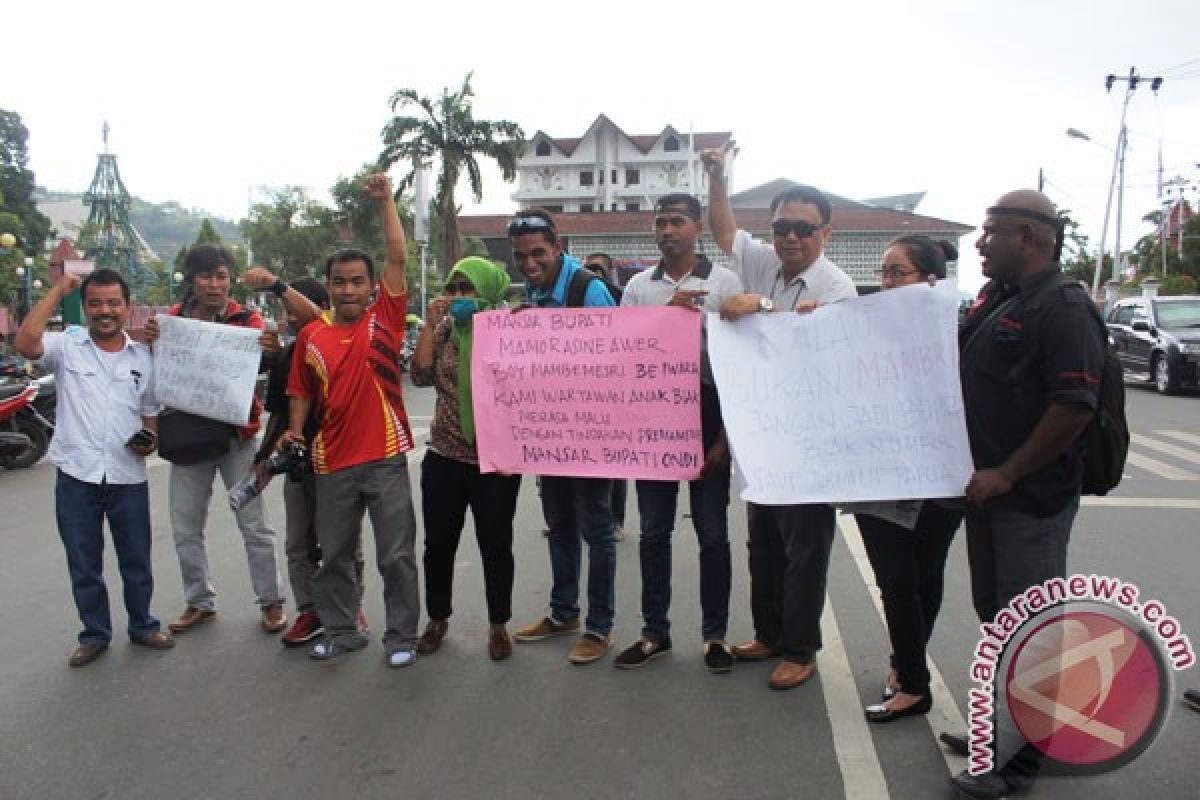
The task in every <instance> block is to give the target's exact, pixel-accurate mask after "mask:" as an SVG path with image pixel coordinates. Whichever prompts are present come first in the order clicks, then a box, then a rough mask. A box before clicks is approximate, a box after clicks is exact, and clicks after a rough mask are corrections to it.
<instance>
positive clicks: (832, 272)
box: [731, 230, 858, 308]
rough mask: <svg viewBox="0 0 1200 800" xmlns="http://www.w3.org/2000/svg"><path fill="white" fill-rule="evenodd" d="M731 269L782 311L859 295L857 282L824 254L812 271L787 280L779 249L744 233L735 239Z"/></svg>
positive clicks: (812, 267) (743, 281)
mask: <svg viewBox="0 0 1200 800" xmlns="http://www.w3.org/2000/svg"><path fill="white" fill-rule="evenodd" d="M731 268H732V269H733V271H734V272H736V273H737V274H738V275H739V276H740V277H741V279H742V284H743V285H744V286H745V287H746V291H747V292H750V293H751V294H759V295H762V296H763V297H769V298H771V300H772V301H773V302H774V303H775V305H776V307H778V308H795V307H796V306H797V305H799V304H800V302H801V301H803V300H816V301H817V302H818V303H837V302H839V301H841V300H849V299H850V298H852V297H857V296H858V289H856V288H855V286H854V281H853V280H852V279H851V278H850V276H849V275H847V274H846V273H845V272H843V271H842V269H841V268H840V267H839V266H838V265H837V264H834V263H833V262H832V261H830V260H829V259H828V258H826V257H825V254H824V253H822V254H821V255H819V256H818V257H817V260H816V261H814V262H813V263H812V264H810V265H809V266H808V269H806V270H804V271H803V272H801V273H800V274H799V275H797V276H796V277H794V278H792V279H791V280H790V281H789V280H786V279H785V278H784V277H783V263H782V262H781V261H780V260H779V254H778V253H776V252H775V248H774V247H772V246H771V245H769V244H765V243H763V242H760V241H758V240H756V239H755V238H754V237H752V236H751V235H750V234H748V233H746V232H745V231H743V230H739V231H738V232H737V233H735V234H734V236H733V259H732V260H731Z"/></svg>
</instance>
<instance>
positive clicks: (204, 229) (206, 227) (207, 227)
mask: <svg viewBox="0 0 1200 800" xmlns="http://www.w3.org/2000/svg"><path fill="white" fill-rule="evenodd" d="M195 244H225V240H224V239H222V238H221V234H219V233H217V231H216V229H215V228H213V224H212V220H210V219H208V218H207V217H205V218H204V221H203V222H201V223H200V229H199V230H198V231H196V241H195Z"/></svg>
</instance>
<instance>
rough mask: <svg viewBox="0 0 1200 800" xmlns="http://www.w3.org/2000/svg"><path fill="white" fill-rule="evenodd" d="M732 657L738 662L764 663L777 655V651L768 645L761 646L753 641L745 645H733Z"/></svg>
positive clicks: (756, 641)
mask: <svg viewBox="0 0 1200 800" xmlns="http://www.w3.org/2000/svg"><path fill="white" fill-rule="evenodd" d="M732 650H733V657H734V658H736V659H737V660H738V661H766V660H767V659H768V658H774V657H775V656H777V655H779V651H778V650H776V649H775V648H774V647H771V645H769V644H763V643H762V642H760V641H758V640H757V639H753V640H751V641H749V642H746V643H745V644H735V645H734V646H733V648H732Z"/></svg>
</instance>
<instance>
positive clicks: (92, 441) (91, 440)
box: [38, 326, 160, 484]
mask: <svg viewBox="0 0 1200 800" xmlns="http://www.w3.org/2000/svg"><path fill="white" fill-rule="evenodd" d="M122 335H123V336H124V337H125V346H124V347H123V348H121V349H120V350H118V351H116V352H114V353H109V352H106V351H103V350H101V349H100V348H99V347H97V346H96V343H95V342H93V341H92V337H91V336H90V335H89V334H88V331H87V329H86V328H82V327H79V326H72V327H70V328H68V329H67V330H66V331H65V332H63V333H47V334H45V335H44V336H43V337H42V347H43V353H42V357H41V358H40V359H39V360H38V365H39V366H40V367H41V368H42V369H44V370H46V371H48V372H53V373H54V380H55V387H56V390H57V391H58V405H57V409H56V411H55V414H56V420H55V426H54V438H53V439H52V440H51V442H50V453H49V458H50V461H51V462H52V463H53V464H54V465H55V466H56V467H58V468H59V469H61V470H62V471H63V472H65V473H66V474H68V475H70V476H71V477H72V478H75V479H76V480H80V481H84V482H85V483H121V484H130V483H142V482H143V481H145V480H146V459H145V458H144V457H142V456H139V455H137V454H135V453H133V452H132V451H131V450H130V449H129V448H128V447H126V446H125V443H126V442H128V441H129V439H130V437H131V436H133V435H134V434H135V433H137V432H138V431H139V430H141V429H142V417H144V416H145V417H153V416H157V415H158V412H159V410H160V406H159V405H158V402H157V401H156V400H155V399H154V360H153V358H152V357H151V355H150V349H149V348H148V347H146V346H145V345H143V344H139V343H137V342H135V341H133V340H132V339H130V338H129V334H127V333H123V334H122Z"/></svg>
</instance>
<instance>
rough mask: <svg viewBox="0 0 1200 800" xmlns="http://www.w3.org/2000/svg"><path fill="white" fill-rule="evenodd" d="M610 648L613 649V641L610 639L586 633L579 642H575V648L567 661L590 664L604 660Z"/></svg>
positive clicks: (568, 655)
mask: <svg viewBox="0 0 1200 800" xmlns="http://www.w3.org/2000/svg"><path fill="white" fill-rule="evenodd" d="M610 647H612V641H611V640H610V639H609V637H607V636H601V635H600V634H598V633H590V632H589V633H585V634H584V635H583V636H580V637H579V641H577V642H575V646H574V647H572V648H571V652H570V653H568V654H567V661H570V662H571V663H572V664H590V663H592V662H593V661H599V660H600V659H602V658H604V654H605V653H607V652H608V648H610Z"/></svg>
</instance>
